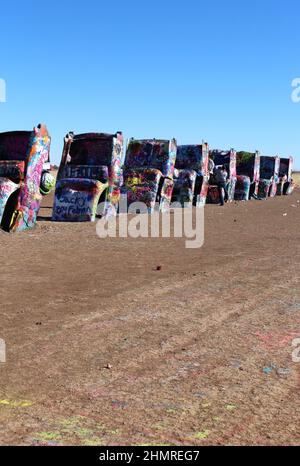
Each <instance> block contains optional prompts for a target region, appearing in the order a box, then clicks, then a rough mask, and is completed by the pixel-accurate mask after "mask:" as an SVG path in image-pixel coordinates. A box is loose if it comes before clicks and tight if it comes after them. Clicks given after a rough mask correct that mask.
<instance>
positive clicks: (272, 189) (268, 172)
mask: <svg viewBox="0 0 300 466" xmlns="http://www.w3.org/2000/svg"><path fill="white" fill-rule="evenodd" d="M279 166H280V158H279V157H278V156H274V157H267V156H265V155H261V157H260V177H259V184H258V197H259V199H267V198H268V197H274V196H276V193H277V185H278V183H279Z"/></svg>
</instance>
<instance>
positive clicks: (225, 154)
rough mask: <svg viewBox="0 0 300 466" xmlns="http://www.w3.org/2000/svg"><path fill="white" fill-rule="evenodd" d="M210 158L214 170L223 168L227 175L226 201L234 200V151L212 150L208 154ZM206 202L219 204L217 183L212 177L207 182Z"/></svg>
mask: <svg viewBox="0 0 300 466" xmlns="http://www.w3.org/2000/svg"><path fill="white" fill-rule="evenodd" d="M209 155H210V158H211V159H212V160H213V162H214V164H215V170H217V169H218V168H220V167H222V166H224V167H225V168H226V171H227V173H228V182H227V192H228V201H229V202H231V201H233V200H234V193H235V185H236V151H235V150H234V149H230V150H229V151H228V150H227V151H226V150H212V151H210V153H209ZM207 202H208V203H210V204H219V203H220V196H219V189H218V186H217V182H216V179H215V177H214V176H212V177H211V178H210V180H209V188H208V196H207Z"/></svg>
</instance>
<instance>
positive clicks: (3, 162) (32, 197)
mask: <svg viewBox="0 0 300 466" xmlns="http://www.w3.org/2000/svg"><path fill="white" fill-rule="evenodd" d="M50 142H51V139H50V136H49V134H48V131H47V128H46V126H45V125H38V126H37V127H36V128H34V129H33V131H32V132H31V131H13V132H8V133H1V134H0V221H1V228H2V229H4V230H6V231H23V230H26V229H28V228H32V227H34V225H35V224H36V219H37V215H38V212H39V209H40V204H41V200H42V195H41V193H40V184H41V176H42V171H43V165H44V163H45V162H47V161H48V160H49V151H50Z"/></svg>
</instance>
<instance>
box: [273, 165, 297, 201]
mask: <svg viewBox="0 0 300 466" xmlns="http://www.w3.org/2000/svg"><path fill="white" fill-rule="evenodd" d="M293 163H294V160H293V157H287V158H280V166H279V182H278V185H277V193H276V194H277V195H278V196H282V195H289V194H292V192H293V190H294V188H295V184H294V182H293V179H292V172H293Z"/></svg>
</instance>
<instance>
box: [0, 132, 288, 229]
mask: <svg viewBox="0 0 300 466" xmlns="http://www.w3.org/2000/svg"><path fill="white" fill-rule="evenodd" d="M50 142H51V138H50V136H49V133H48V131H47V128H46V126H45V125H38V126H37V127H35V128H34V129H33V131H13V132H5V133H0V222H1V228H2V229H3V230H5V231H22V230H26V229H28V228H31V227H33V226H34V225H35V223H36V220H37V216H38V212H39V209H40V205H41V201H42V197H43V195H46V194H48V193H49V192H50V191H51V190H52V189H53V188H54V186H55V195H54V205H53V216H52V219H53V221H61V222H64V221H65V222H74V221H78V222H83V221H94V220H95V218H96V216H97V214H99V206H100V205H101V206H102V210H101V213H102V215H103V214H105V215H110V214H112V213H115V212H117V211H118V205H119V201H120V198H121V196H122V199H126V203H127V206H128V207H129V206H130V205H131V204H133V203H135V202H140V203H143V205H145V206H146V210H147V211H148V212H149V213H152V212H153V211H154V209H159V210H160V211H162V212H164V211H166V210H168V209H169V206H170V204H171V203H173V202H177V203H179V204H180V205H182V206H183V207H188V206H193V205H194V206H196V207H197V206H198V207H199V206H202V205H203V204H205V203H218V202H219V189H218V187H217V184H216V183H215V181H214V176H212V175H211V174H210V173H209V165H210V164H209V159H210V158H211V159H212V160H213V161H214V165H215V167H218V166H223V165H224V166H225V167H226V169H227V172H228V194H229V201H233V200H241V201H247V200H250V199H251V198H256V199H267V198H268V197H274V196H275V195H288V194H291V192H292V191H293V189H294V183H293V180H292V166H293V159H292V157H287V158H279V157H278V156H274V157H266V156H261V155H260V154H259V152H255V153H250V152H236V151H235V150H233V149H231V150H229V151H221V150H209V146H208V144H207V143H202V144H193V145H182V146H177V143H176V140H175V139H171V140H158V139H151V140H148V139H144V140H136V139H133V138H132V139H130V140H128V141H127V145H126V150H124V139H123V135H122V133H121V132H117V133H115V134H104V133H86V134H78V135H75V134H74V133H72V132H70V133H68V134H67V136H66V137H65V139H64V146H63V153H62V159H61V163H60V166H59V169H58V173H57V179H56V182H55V179H54V178H53V177H52V175H51V174H50V156H49V154H50Z"/></svg>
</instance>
